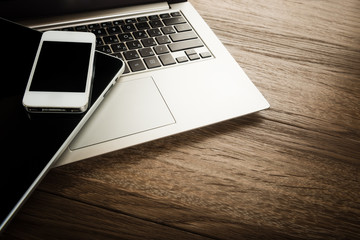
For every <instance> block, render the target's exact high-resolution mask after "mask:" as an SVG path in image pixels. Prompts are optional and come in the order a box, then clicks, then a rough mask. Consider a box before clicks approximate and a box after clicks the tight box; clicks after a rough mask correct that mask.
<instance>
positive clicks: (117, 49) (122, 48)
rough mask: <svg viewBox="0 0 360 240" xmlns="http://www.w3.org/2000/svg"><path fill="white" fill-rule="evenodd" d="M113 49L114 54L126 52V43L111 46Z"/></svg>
mask: <svg viewBox="0 0 360 240" xmlns="http://www.w3.org/2000/svg"><path fill="white" fill-rule="evenodd" d="M111 49H112V50H113V52H122V51H126V50H127V47H126V46H125V44H124V43H117V44H111Z"/></svg>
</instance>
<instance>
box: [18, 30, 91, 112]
mask: <svg viewBox="0 0 360 240" xmlns="http://www.w3.org/2000/svg"><path fill="white" fill-rule="evenodd" d="M95 43H96V37H95V35H94V34H93V33H88V32H65V31H48V32H44V33H43V35H42V37H41V40H40V43H39V47H38V50H37V53H36V56H35V59H34V63H33V66H32V69H31V72H30V77H29V80H28V83H27V86H26V89H25V94H24V97H23V105H24V107H25V109H26V110H27V111H28V112H58V113H82V112H85V111H86V110H87V108H88V105H89V96H90V92H91V85H92V79H93V71H94V55H95Z"/></svg>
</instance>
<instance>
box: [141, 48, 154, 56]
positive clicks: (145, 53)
mask: <svg viewBox="0 0 360 240" xmlns="http://www.w3.org/2000/svg"><path fill="white" fill-rule="evenodd" d="M139 53H140V55H141V56H142V57H150V56H154V55H155V53H154V51H153V50H152V49H151V48H142V49H139Z"/></svg>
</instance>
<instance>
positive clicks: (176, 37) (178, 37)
mask: <svg viewBox="0 0 360 240" xmlns="http://www.w3.org/2000/svg"><path fill="white" fill-rule="evenodd" d="M170 38H171V40H172V41H173V42H178V41H184V40H190V39H194V38H197V35H196V34H195V33H194V32H193V31H188V32H182V33H175V34H170Z"/></svg>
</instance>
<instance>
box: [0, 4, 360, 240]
mask: <svg viewBox="0 0 360 240" xmlns="http://www.w3.org/2000/svg"><path fill="white" fill-rule="evenodd" d="M191 2H192V4H193V5H194V6H195V8H196V9H197V10H198V11H199V12H200V14H201V15H202V16H203V17H204V19H205V20H206V21H207V23H208V24H209V25H210V27H211V28H212V29H213V30H214V31H215V33H216V34H217V36H218V37H219V38H220V40H221V41H222V42H223V43H224V44H225V45H226V47H227V48H228V49H229V51H230V52H231V53H232V55H233V56H234V57H235V58H236V60H237V61H238V63H239V64H240V65H241V66H242V67H243V68H244V70H245V71H246V72H247V74H248V75H249V77H250V78H251V79H252V81H253V82H254V83H255V85H256V86H257V87H258V88H259V89H260V91H261V92H262V93H263V94H264V96H265V97H266V98H267V99H268V101H269V102H270V104H271V108H270V109H269V110H266V111H262V112H260V113H257V114H253V115H250V116H246V117H243V118H239V119H234V120H230V121H226V122H224V123H220V124H216V125H213V126H210V127H205V128H201V129H198V130H195V131H191V132H188V133H184V134H180V135H176V136H172V137H168V138H166V139H162V140H158V141H154V142H151V143H147V144H143V145H141V146H136V147H132V148H129V149H126V150H121V151H117V152H113V153H109V154H106V155H103V156H100V157H95V158H92V159H89V160H86V161H81V162H78V163H74V164H70V165H67V166H63V167H59V168H57V169H53V170H52V171H51V172H50V173H49V174H48V176H47V177H46V178H45V180H44V181H43V182H42V184H41V185H40V187H39V188H38V189H37V190H36V191H35V193H34V194H33V195H32V196H31V198H30V199H29V201H28V202H27V203H26V205H25V206H24V207H23V208H22V210H21V211H20V212H19V214H18V215H17V216H16V218H15V219H14V221H13V222H12V224H11V225H10V226H9V228H8V229H7V231H6V233H5V235H4V236H3V237H4V238H8V239H262V238H264V239H360V14H359V12H360V2H359V1H356V0H347V1H338V0H332V1H328V0H326V1H325V0H323V1H321V0H317V1H300V0H277V1H275V0H271V1H269V0H226V1H216V0H211V1H209V0H191Z"/></svg>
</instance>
